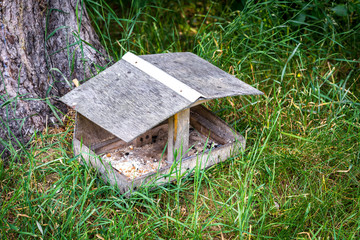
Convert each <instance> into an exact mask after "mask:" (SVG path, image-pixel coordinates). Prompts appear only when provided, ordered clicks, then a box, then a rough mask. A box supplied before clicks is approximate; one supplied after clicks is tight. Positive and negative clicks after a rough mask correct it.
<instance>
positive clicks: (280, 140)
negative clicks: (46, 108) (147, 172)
mask: <svg viewBox="0 0 360 240" xmlns="http://www.w3.org/2000/svg"><path fill="white" fill-rule="evenodd" d="M86 4H87V7H88V11H89V14H90V16H91V18H92V19H93V23H94V27H95V28H96V30H97V32H98V34H99V36H100V39H101V41H102V43H103V45H104V46H105V47H106V49H107V51H108V53H109V54H110V55H111V56H112V57H113V58H114V59H115V60H117V59H120V58H121V56H122V55H123V54H124V53H125V52H126V51H129V50H131V51H133V52H135V53H137V54H149V53H160V52H168V51H170V52H172V51H191V52H194V53H196V54H197V55H199V56H201V57H203V58H205V59H206V60H208V61H210V62H211V63H213V64H215V65H217V66H218V67H220V68H222V69H224V70H225V71H227V72H230V73H232V74H234V75H235V76H237V77H238V78H239V79H241V80H243V81H245V82H247V83H249V84H251V85H253V86H255V87H257V88H258V89H260V90H261V91H263V92H264V93H265V95H264V96H244V97H232V98H224V99H219V100H214V101H212V102H210V103H209V104H207V106H208V107H209V108H210V109H212V110H213V111H215V112H216V114H217V115H218V116H220V117H221V118H223V119H224V120H226V121H227V122H228V123H229V124H230V125H232V126H233V127H234V128H235V129H236V130H237V131H239V132H240V133H242V134H243V135H244V136H246V137H247V149H246V151H245V152H244V153H241V154H239V155H236V156H234V157H232V158H230V159H228V160H227V161H225V162H223V163H220V164H218V165H216V166H213V167H211V168H210V169H208V170H206V171H202V170H198V169H196V170H195V173H194V175H189V176H186V177H185V178H183V179H177V181H176V182H174V183H171V184H168V185H166V186H160V187H158V188H156V189H155V190H153V191H149V189H146V188H145V189H142V190H140V191H139V192H136V193H135V194H133V195H132V196H131V197H130V198H124V197H123V196H121V195H120V194H119V192H118V190H117V189H116V188H114V187H112V186H109V185H106V184H104V183H103V181H102V180H100V178H98V177H97V175H96V172H95V171H94V170H93V169H91V168H88V167H85V166H82V165H80V164H79V163H78V161H77V157H76V156H73V154H72V150H71V148H72V146H71V133H72V130H73V129H72V128H73V127H72V126H73V119H72V118H71V117H68V118H67V121H66V122H67V123H66V125H65V126H64V127H62V128H61V129H56V128H53V129H46V130H45V131H44V132H43V133H37V134H36V135H35V136H34V137H33V140H32V142H31V144H30V145H29V146H28V148H27V149H23V150H16V149H15V148H12V147H10V148H11V149H10V150H11V151H12V153H13V154H12V157H11V158H10V159H9V160H8V161H6V162H5V161H1V162H0V194H1V198H0V209H1V210H0V236H1V238H26V239H27V238H29V237H33V238H42V239H49V238H66V239H87V238H94V239H102V238H104V239H111V238H112V239H117V238H123V239H133V238H140V239H143V238H148V239H169V238H173V239H194V238H196V239H200V238H201V239H212V238H214V239H264V238H276V239H358V238H360V234H359V233H360V144H359V140H360V100H359V98H360V91H359V89H360V81H359V78H360V70H359V67H360V61H359V53H360V48H359V44H358V42H359V40H360V31H359V28H360V24H359V19H360V16H359V12H360V3H359V2H358V1H355V0H353V1H343V4H341V1H340V3H337V4H332V3H325V2H323V1H310V2H309V3H305V2H302V1H300V0H299V1H292V2H291V3H289V2H286V1H268V2H262V1H257V3H256V2H253V1H248V2H247V4H246V5H245V6H243V5H241V4H235V3H231V2H223V3H222V4H220V3H213V2H210V1H202V2H201V3H198V4H194V3H193V2H192V1H177V2H175V1H162V2H160V1H148V2H147V3H144V2H142V1H139V2H136V1H133V2H132V3H131V4H130V3H126V4H125V3H118V2H116V1H111V2H107V3H105V1H92V0H87V1H86Z"/></svg>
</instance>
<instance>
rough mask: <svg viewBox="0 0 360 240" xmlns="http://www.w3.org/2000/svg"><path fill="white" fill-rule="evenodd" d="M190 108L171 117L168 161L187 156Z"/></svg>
mask: <svg viewBox="0 0 360 240" xmlns="http://www.w3.org/2000/svg"><path fill="white" fill-rule="evenodd" d="M189 128H190V109H188V108H187V109H184V110H182V111H180V112H178V113H176V114H175V115H174V116H172V117H171V118H169V130H168V155H167V156H168V161H169V162H173V161H174V155H176V156H177V157H176V160H178V159H180V158H185V157H187V153H186V152H187V150H188V149H189Z"/></svg>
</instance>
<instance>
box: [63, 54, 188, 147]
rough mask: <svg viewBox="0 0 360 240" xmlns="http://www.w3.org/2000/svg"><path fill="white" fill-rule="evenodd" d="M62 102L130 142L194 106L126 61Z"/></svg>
mask: <svg viewBox="0 0 360 240" xmlns="http://www.w3.org/2000/svg"><path fill="white" fill-rule="evenodd" d="M61 100H62V101H63V102H65V103H66V104H67V105H69V106H73V107H75V110H76V111H78V112H79V113H81V114H82V115H84V116H85V117H86V118H88V119H90V120H91V121H93V122H94V123H96V124H98V125H99V126H101V127H102V128H104V129H105V130H107V131H109V132H110V133H112V134H114V135H115V136H117V137H119V138H120V139H122V140H124V141H126V142H129V141H131V140H133V139H134V138H135V137H137V136H139V135H141V134H143V133H145V132H146V131H147V130H149V129H151V128H153V127H155V126H156V125H158V124H159V123H161V122H162V121H164V120H165V119H168V118H169V117H171V116H173V115H174V114H175V113H177V112H179V111H181V110H182V109H184V108H185V107H186V106H188V105H190V104H191V102H190V101H188V100H186V99H185V98H183V97H182V96H180V95H178V94H176V93H174V92H173V91H172V90H171V89H169V88H167V87H166V86H165V85H163V84H161V83H159V82H158V81H157V80H155V79H154V78H152V77H150V76H149V75H147V74H144V73H143V72H141V71H140V70H139V69H137V68H135V67H134V66H132V65H131V64H129V63H128V62H126V61H124V60H120V61H119V62H117V63H116V64H114V65H113V66H111V67H109V68H108V69H106V70H105V71H103V72H101V73H100V74H99V75H97V76H96V77H94V78H93V79H91V80H89V81H88V82H86V83H84V84H83V85H81V86H80V87H78V88H76V89H74V90H72V91H71V92H70V93H68V94H67V95H65V96H64V97H62V98H61Z"/></svg>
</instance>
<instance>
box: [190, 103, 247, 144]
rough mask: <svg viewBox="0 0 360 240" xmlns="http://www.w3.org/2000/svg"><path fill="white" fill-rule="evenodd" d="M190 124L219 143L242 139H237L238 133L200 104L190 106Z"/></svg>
mask: <svg viewBox="0 0 360 240" xmlns="http://www.w3.org/2000/svg"><path fill="white" fill-rule="evenodd" d="M190 124H191V125H192V126H193V127H194V128H196V130H198V131H199V132H200V133H201V134H203V135H205V136H209V137H210V138H212V139H214V140H215V141H216V142H218V143H220V144H227V143H230V142H233V141H235V140H239V141H240V140H242V139H239V138H240V135H239V134H237V133H236V131H235V130H234V129H232V128H230V127H229V126H228V125H227V124H226V122H224V121H223V120H221V119H220V118H218V117H217V116H216V115H214V114H213V113H212V112H210V111H209V110H208V109H206V108H205V107H203V106H201V105H198V106H195V107H192V108H191V114H190Z"/></svg>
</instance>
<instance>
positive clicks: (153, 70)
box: [122, 52, 204, 102]
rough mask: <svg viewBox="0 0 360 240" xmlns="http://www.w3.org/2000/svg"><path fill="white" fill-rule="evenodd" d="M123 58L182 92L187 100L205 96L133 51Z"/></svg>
mask: <svg viewBox="0 0 360 240" xmlns="http://www.w3.org/2000/svg"><path fill="white" fill-rule="evenodd" d="M122 59H123V60H125V61H127V62H128V63H130V64H132V65H133V66H135V67H137V68H138V69H140V70H141V71H143V72H145V73H147V74H149V75H150V76H151V77H153V78H155V79H156V80H158V81H159V82H161V83H162V84H164V85H165V86H167V87H168V88H170V89H172V90H173V91H175V92H176V93H178V94H180V95H181V96H183V97H184V98H186V99H187V100H189V101H191V102H195V101H196V100H198V99H199V98H200V97H204V96H203V95H202V94H201V93H199V92H198V91H196V90H195V89H192V88H191V87H189V86H188V85H186V84H184V83H182V82H181V81H179V80H177V79H176V78H174V77H172V76H170V75H169V74H167V73H166V72H164V71H163V70H161V69H160V68H157V67H156V66H154V65H153V64H151V63H149V62H147V61H145V60H143V59H141V58H139V57H138V56H136V55H135V54H132V53H131V52H128V53H126V54H125V55H124V56H123V57H122Z"/></svg>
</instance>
